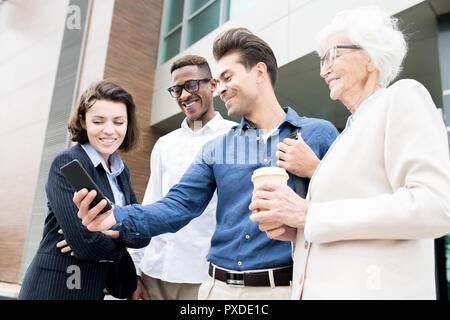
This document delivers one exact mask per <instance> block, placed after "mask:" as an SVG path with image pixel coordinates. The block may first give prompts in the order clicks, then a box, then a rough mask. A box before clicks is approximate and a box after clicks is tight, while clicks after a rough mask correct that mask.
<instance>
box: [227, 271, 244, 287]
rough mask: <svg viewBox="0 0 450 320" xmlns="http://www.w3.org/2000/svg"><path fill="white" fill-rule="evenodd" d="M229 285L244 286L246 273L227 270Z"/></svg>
mask: <svg viewBox="0 0 450 320" xmlns="http://www.w3.org/2000/svg"><path fill="white" fill-rule="evenodd" d="M227 285H230V286H236V287H244V286H245V284H244V274H243V273H231V272H227Z"/></svg>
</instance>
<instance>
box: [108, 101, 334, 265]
mask: <svg viewBox="0 0 450 320" xmlns="http://www.w3.org/2000/svg"><path fill="white" fill-rule="evenodd" d="M284 110H285V112H286V118H285V120H284V121H283V122H282V123H281V124H280V126H279V130H275V132H273V133H272V134H271V135H270V137H269V138H268V139H267V142H265V141H264V139H262V137H261V134H260V131H259V129H257V128H253V127H252V126H251V125H250V124H249V123H248V122H247V121H246V119H245V118H243V119H242V121H241V123H240V125H237V126H234V127H233V128H232V129H231V130H230V131H229V132H228V133H226V134H225V135H222V136H219V137H218V138H216V139H214V140H212V141H210V142H208V143H206V144H205V145H204V146H203V149H202V151H201V152H200V153H199V154H198V155H197V157H196V160H195V161H194V162H193V163H192V164H191V166H190V167H189V169H188V170H187V171H186V173H185V174H184V175H183V177H182V178H181V180H180V182H179V183H178V184H177V185H175V186H173V187H172V189H171V190H170V191H169V192H168V194H167V195H166V197H165V198H163V199H162V200H160V201H158V202H155V203H153V204H150V205H147V206H141V205H131V206H127V207H115V209H114V215H115V218H116V221H117V222H118V224H117V225H116V226H115V228H116V229H118V230H120V231H121V233H122V237H124V238H127V237H130V238H132V237H142V236H147V237H152V236H156V235H158V234H161V233H166V232H176V231H178V230H179V229H181V228H182V227H183V226H185V225H186V224H187V223H189V221H191V220H192V219H194V218H195V217H197V216H199V215H200V214H201V213H202V212H203V211H204V209H205V207H206V206H207V204H208V203H209V201H210V199H211V197H212V195H213V193H214V191H215V190H216V188H217V198H218V201H217V210H216V220H217V224H216V230H215V232H214V234H213V236H212V239H211V248H210V251H209V253H208V255H207V257H206V258H207V260H208V261H210V262H212V263H214V264H216V265H218V266H220V267H223V268H226V269H231V270H236V271H243V270H254V269H266V268H275V267H282V266H288V265H291V264H292V258H291V244H290V243H289V242H283V241H278V240H272V239H269V238H268V237H267V235H266V233H265V232H261V231H260V230H259V229H258V224H257V223H254V222H252V221H251V220H250V219H249V216H250V214H251V211H250V210H249V208H248V207H249V205H250V202H251V198H252V192H253V184H252V181H251V176H252V174H253V171H254V170H256V169H257V168H261V167H268V166H276V162H277V160H278V159H277V157H276V156H275V152H276V151H277V143H278V142H279V141H283V140H284V139H285V138H287V137H288V135H289V134H290V133H291V131H292V130H293V129H294V128H299V133H301V134H302V138H303V140H304V141H305V142H306V143H307V144H308V145H309V146H310V147H311V149H312V150H313V151H314V152H315V154H316V155H317V156H318V157H319V158H320V159H322V157H323V156H324V155H325V153H326V152H327V150H328V148H329V147H330V145H331V144H332V143H333V141H334V140H335V139H336V137H337V136H338V131H337V130H336V128H335V127H334V126H333V125H332V124H331V123H330V122H328V121H325V120H320V119H312V118H306V117H299V116H298V115H297V113H296V112H295V111H294V110H292V109H291V108H284ZM289 175H290V178H289V180H288V185H289V186H290V187H291V188H292V189H294V182H293V179H292V175H291V174H289ZM186 241H192V242H195V241H196V239H186ZM180 263H182V261H180Z"/></svg>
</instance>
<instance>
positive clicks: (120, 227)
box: [111, 206, 140, 241]
mask: <svg viewBox="0 0 450 320" xmlns="http://www.w3.org/2000/svg"><path fill="white" fill-rule="evenodd" d="M114 217H115V219H116V222H117V223H116V224H115V225H114V226H113V227H112V228H111V229H112V230H117V231H119V232H120V239H121V240H125V241H126V240H132V239H135V238H138V237H139V236H140V234H139V233H137V232H135V230H133V229H132V228H131V227H130V226H128V223H127V218H128V212H127V209H126V207H120V206H115V207H114Z"/></svg>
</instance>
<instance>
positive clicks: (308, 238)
mask: <svg viewBox="0 0 450 320" xmlns="http://www.w3.org/2000/svg"><path fill="white" fill-rule="evenodd" d="M310 209H311V205H310V206H309V208H308V211H307V212H306V221H305V228H304V229H303V232H304V234H305V240H306V241H308V242H310V243H312V242H314V241H313V238H312V236H311V230H309V228H310V224H309V223H308V217H309V215H310V214H311V213H312V212H311V211H312V210H310Z"/></svg>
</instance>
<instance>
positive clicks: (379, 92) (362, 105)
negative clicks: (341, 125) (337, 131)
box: [345, 88, 386, 128]
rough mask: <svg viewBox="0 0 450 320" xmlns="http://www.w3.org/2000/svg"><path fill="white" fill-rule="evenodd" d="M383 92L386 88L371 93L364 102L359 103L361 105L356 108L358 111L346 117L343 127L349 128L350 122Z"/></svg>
mask: <svg viewBox="0 0 450 320" xmlns="http://www.w3.org/2000/svg"><path fill="white" fill-rule="evenodd" d="M385 90H386V88H380V89H378V90H377V91H375V92H374V93H372V94H371V95H370V96H369V97H368V98H367V99H366V100H364V101H363V103H361V105H360V106H359V107H358V109H356V111H355V113H354V114H351V115H350V116H349V117H348V119H347V123H346V124H345V127H346V128H347V127H348V126H350V125H351V124H352V122H353V121H355V120H356V119H357V118H358V117H359V116H360V115H361V113H362V111H363V110H364V109H366V108H367V106H368V105H369V104H370V103H371V102H373V101H374V100H376V99H377V98H378V97H379V96H380V95H381V94H382V93H383V92H384V91H385Z"/></svg>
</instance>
